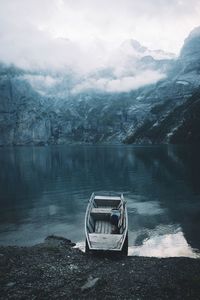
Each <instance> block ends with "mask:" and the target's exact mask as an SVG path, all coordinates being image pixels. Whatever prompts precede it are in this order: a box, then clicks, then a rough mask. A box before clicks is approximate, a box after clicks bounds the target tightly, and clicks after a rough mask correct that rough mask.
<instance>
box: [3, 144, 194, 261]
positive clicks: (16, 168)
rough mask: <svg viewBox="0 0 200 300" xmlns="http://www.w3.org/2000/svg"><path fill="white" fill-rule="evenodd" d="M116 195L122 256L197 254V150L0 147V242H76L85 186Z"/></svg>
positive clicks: (85, 198) (80, 233) (89, 190)
mask: <svg viewBox="0 0 200 300" xmlns="http://www.w3.org/2000/svg"><path fill="white" fill-rule="evenodd" d="M99 190H104V191H119V192H124V193H125V194H124V196H125V198H126V200H127V207H128V216H129V254H130V255H145V256H158V257H166V256H189V257H199V253H200V251H199V250H200V234H199V232H200V147H196V146H195V147H192V146H172V145H169V146H167V145H162V146H125V145H119V146H118V145H115V146H104V145H99V146H98V145H97V146H86V145H72V146H69V145H67V146H52V147H16V148H1V149H0V205H1V206H0V207H1V209H0V244H2V245H32V244H35V243H38V242H41V241H43V239H44V238H45V237H46V236H48V235H50V234H55V235H60V236H64V237H67V238H69V239H71V240H72V241H75V242H78V244H79V245H80V246H83V243H84V240H85V236H84V215H85V210H86V206H87V202H88V199H89V197H90V195H91V193H92V192H93V191H99Z"/></svg>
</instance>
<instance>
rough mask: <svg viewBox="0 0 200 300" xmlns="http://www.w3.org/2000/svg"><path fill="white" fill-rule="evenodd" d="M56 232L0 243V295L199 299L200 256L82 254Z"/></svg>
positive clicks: (19, 296)
mask: <svg viewBox="0 0 200 300" xmlns="http://www.w3.org/2000/svg"><path fill="white" fill-rule="evenodd" d="M74 245H75V244H74V243H72V242H71V241H69V240H67V239H64V238H62V237H55V236H50V237H47V238H46V239H45V241H44V243H42V244H38V245H35V246H31V247H13V246H6V247H4V246H1V247H0V299H2V300H5V299H27V300H28V299H170V300H171V299H200V259H191V258H163V259H159V258H149V257H133V256H132V257H105V256H94V255H92V254H85V253H83V252H81V251H80V250H79V249H76V248H73V246H74Z"/></svg>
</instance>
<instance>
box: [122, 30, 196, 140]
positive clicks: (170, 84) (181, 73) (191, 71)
mask: <svg viewBox="0 0 200 300" xmlns="http://www.w3.org/2000/svg"><path fill="white" fill-rule="evenodd" d="M199 67H200V27H199V28H195V29H194V30H193V31H192V32H191V33H190V35H189V36H188V38H187V39H186V40H185V42H184V45H183V48H182V50H181V53H180V56H179V57H178V59H177V60H176V61H175V62H174V64H173V66H172V68H171V70H170V71H169V73H168V77H167V78H166V80H165V81H164V83H163V88H164V89H166V88H167V95H164V94H163V93H162V95H160V103H159V104H156V105H153V106H152V107H151V111H150V114H149V115H146V118H145V119H144V120H143V122H142V124H140V126H139V127H138V126H136V127H135V128H134V130H133V131H132V132H131V134H130V135H128V136H127V137H126V139H125V142H126V143H142V142H148V143H197V142H200V135H199V133H198V128H200V127H199V126H200V114H199V110H200V68H199ZM158 86H160V84H159V85H158ZM155 92H156V89H155Z"/></svg>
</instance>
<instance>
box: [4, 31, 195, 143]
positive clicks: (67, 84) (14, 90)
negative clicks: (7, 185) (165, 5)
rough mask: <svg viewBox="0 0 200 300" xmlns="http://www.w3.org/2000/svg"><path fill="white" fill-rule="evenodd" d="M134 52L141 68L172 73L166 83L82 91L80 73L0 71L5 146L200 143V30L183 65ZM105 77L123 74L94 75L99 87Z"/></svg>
mask: <svg viewBox="0 0 200 300" xmlns="http://www.w3.org/2000/svg"><path fill="white" fill-rule="evenodd" d="M132 44H133V45H132ZM133 46H134V49H133V51H136V50H137V51H139V52H141V53H142V56H141V57H140V58H139V59H137V61H135V63H134V64H135V66H137V69H138V68H139V69H140V70H146V69H148V70H149V69H150V70H153V71H155V70H156V72H157V71H160V70H162V71H163V70H164V71H165V73H166V74H167V75H166V77H165V78H163V79H162V80H160V81H158V82H157V83H156V84H148V85H146V86H143V87H140V88H137V89H135V90H134V91H130V92H118V93H114V92H108V91H102V90H101V89H100V90H97V89H93V90H91V89H89V90H87V89H85V90H83V91H82V92H79V93H74V92H73V89H74V87H76V86H77V85H79V86H80V85H81V84H82V87H83V86H84V84H83V82H84V81H83V82H82V81H81V80H82V79H81V78H80V77H78V76H76V75H75V74H73V73H72V72H71V73H70V72H69V71H68V72H67V73H62V74H54V73H48V72H46V73H44V72H41V71H40V72H39V71H38V72H34V73H33V72H30V71H29V72H28V71H24V70H20V69H17V68H16V67H13V66H9V67H8V66H4V65H3V64H2V65H0V145H1V146H3V145H27V144H28V145H30V144H32V145H44V144H61V143H72V142H90V143H97V142H109V143H110V142H115V143H116V142H117V143H121V142H125V143H169V142H172V143H179V142H181V143H183V142H188V143H189V142H190V143H191V142H199V141H200V136H199V134H198V128H200V127H199V125H200V124H199V118H200V115H199V101H200V96H199V95H200V92H199V90H200V89H199V86H200V51H199V50H200V30H199V29H195V30H194V31H193V32H192V33H191V34H190V35H189V37H188V38H187V39H186V41H185V43H184V46H183V48H182V51H181V53H180V56H179V58H178V59H176V60H175V59H174V58H173V59H171V60H170V59H168V58H167V59H166V57H164V58H162V59H160V57H159V59H156V58H155V57H153V56H152V55H153V54H152V53H150V52H148V51H147V48H145V47H142V46H141V45H140V44H139V45H138V44H137V43H136V42H134V43H131V47H133ZM136 46H137V47H136ZM136 48H137V49H136ZM138 49H139V50H138ZM131 51H132V50H131ZM134 53H135V52H134ZM144 53H145V54H144ZM151 54H152V55H151ZM161 54H162V55H163V53H160V52H159V53H157V54H156V55H161ZM154 55H155V53H154ZM123 72H125V71H123ZM144 74H147V73H144ZM102 76H103V80H105V78H109V80H110V78H111V79H112V80H114V78H115V76H116V75H115V71H113V70H112V69H106V70H101V71H98V72H97V73H95V74H92V75H91V74H90V77H91V78H95V80H96V82H97V83H98V84H99V80H100V81H101V82H102ZM89 81H90V82H91V79H90V78H89ZM119 84H120V82H119Z"/></svg>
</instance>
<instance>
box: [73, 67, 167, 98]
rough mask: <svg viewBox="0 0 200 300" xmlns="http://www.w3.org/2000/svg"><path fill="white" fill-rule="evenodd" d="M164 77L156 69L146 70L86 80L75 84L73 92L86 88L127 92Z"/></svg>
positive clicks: (82, 90)
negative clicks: (116, 76) (120, 76)
mask: <svg viewBox="0 0 200 300" xmlns="http://www.w3.org/2000/svg"><path fill="white" fill-rule="evenodd" d="M164 78H165V74H162V73H160V72H158V71H153V70H146V71H144V72H142V73H139V74H138V75H135V76H126V77H122V78H118V79H108V78H101V79H94V78H88V79H87V80H85V81H83V82H81V83H80V84H78V85H76V86H75V87H74V89H73V91H72V92H73V93H81V92H84V91H87V90H99V91H104V92H112V93H113V92H128V91H130V90H135V89H138V88H140V87H142V86H144V85H148V84H153V83H156V82H158V81H159V80H161V79H164Z"/></svg>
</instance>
